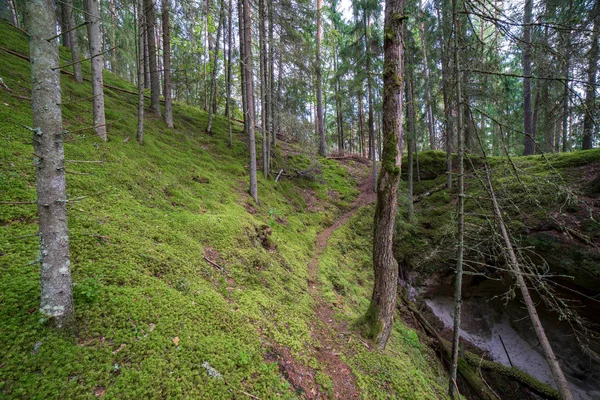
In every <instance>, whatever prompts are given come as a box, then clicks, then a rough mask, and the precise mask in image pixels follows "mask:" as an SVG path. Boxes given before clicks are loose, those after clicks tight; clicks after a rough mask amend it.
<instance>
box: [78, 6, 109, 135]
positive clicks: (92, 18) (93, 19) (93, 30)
mask: <svg viewBox="0 0 600 400" xmlns="http://www.w3.org/2000/svg"><path fill="white" fill-rule="evenodd" d="M83 4H84V6H85V12H86V16H85V17H86V19H87V31H88V40H89V42H90V54H91V55H92V56H93V58H92V60H91V64H92V95H93V96H94V100H93V115H94V129H95V130H96V134H97V135H98V136H100V138H101V139H102V140H104V141H105V142H106V141H107V140H108V137H107V135H106V120H105V117H104V86H103V85H104V81H103V78H102V64H103V63H102V54H101V53H102V42H101V40H102V39H101V37H100V10H99V8H98V0H85V1H84V3H83Z"/></svg>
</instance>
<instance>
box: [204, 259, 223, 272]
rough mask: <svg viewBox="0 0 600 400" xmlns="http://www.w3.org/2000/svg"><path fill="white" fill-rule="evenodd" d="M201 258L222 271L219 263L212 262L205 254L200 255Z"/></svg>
mask: <svg viewBox="0 0 600 400" xmlns="http://www.w3.org/2000/svg"><path fill="white" fill-rule="evenodd" d="M202 258H203V259H204V261H206V262H207V263H209V264H210V265H212V266H213V267H215V268H218V269H220V270H221V271H223V270H224V268H223V267H221V266H220V265H219V264H217V263H216V262H214V261H213V260H211V259H209V258H208V257H206V256H202Z"/></svg>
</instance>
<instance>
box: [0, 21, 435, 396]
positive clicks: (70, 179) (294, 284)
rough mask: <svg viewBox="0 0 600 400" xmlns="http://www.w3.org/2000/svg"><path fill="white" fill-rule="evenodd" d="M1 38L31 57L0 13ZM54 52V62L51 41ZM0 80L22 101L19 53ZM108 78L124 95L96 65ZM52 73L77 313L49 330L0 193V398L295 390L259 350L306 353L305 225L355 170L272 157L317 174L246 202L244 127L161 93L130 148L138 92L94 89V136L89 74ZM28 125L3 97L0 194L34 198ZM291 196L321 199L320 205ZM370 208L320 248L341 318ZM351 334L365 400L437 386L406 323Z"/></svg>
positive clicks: (365, 252) (355, 295)
mask: <svg viewBox="0 0 600 400" xmlns="http://www.w3.org/2000/svg"><path fill="white" fill-rule="evenodd" d="M0 37H1V40H0V45H1V46H2V47H5V48H8V49H10V50H12V51H14V52H17V53H20V54H23V55H26V54H28V43H27V39H26V37H25V36H24V35H23V34H22V33H21V32H19V31H17V30H14V29H12V28H11V27H9V26H8V25H5V24H4V23H0ZM61 57H62V61H63V62H64V63H66V62H68V60H69V55H68V54H67V51H66V50H65V49H61ZM84 74H85V75H86V76H87V77H89V75H90V70H89V64H88V63H85V64H84ZM0 77H1V78H2V79H3V81H4V83H5V84H6V85H7V86H8V87H9V88H10V89H11V90H12V94H15V95H18V96H29V88H30V72H29V65H28V63H27V61H25V60H23V59H20V58H18V57H15V56H14V55H11V54H8V53H6V52H4V51H0ZM104 78H105V83H107V84H109V85H112V86H115V87H120V88H123V89H126V90H130V91H135V88H134V86H133V85H131V84H129V83H127V82H125V81H123V80H121V79H119V78H118V77H116V76H114V75H112V74H110V73H108V72H105V75H104ZM61 84H62V99H63V100H62V101H63V103H64V105H63V117H64V126H65V129H66V130H67V131H70V132H71V133H68V132H67V134H66V135H65V154H66V159H67V160H71V161H69V162H67V164H66V170H67V173H68V174H67V192H68V198H69V202H68V205H67V208H68V225H69V229H70V248H71V260H72V262H71V265H72V274H73V281H74V294H75V319H74V322H73V324H72V327H71V328H70V329H69V330H68V331H65V332H57V331H55V330H53V329H51V328H49V327H48V326H47V325H46V321H44V320H43V319H41V316H40V314H39V313H38V311H37V309H38V305H39V265H38V262H37V259H38V239H37V235H36V232H37V219H36V218H37V215H36V207H35V205H31V204H23V205H15V204H12V205H9V204H0V343H1V344H2V345H1V346H0V397H2V398H14V399H16V398H40V399H41V398H44V399H46V398H92V397H94V396H96V397H101V396H103V397H104V398H119V399H128V398H130V399H146V398H147V399H151V398H202V399H220V398H241V397H246V396H247V394H245V393H249V394H252V395H253V396H256V397H258V398H262V399H268V398H295V397H297V393H296V392H295V391H294V390H293V388H291V387H290V385H289V384H288V382H287V381H286V380H285V378H284V377H283V376H282V374H281V373H280V370H279V368H278V365H277V364H276V363H271V362H267V361H265V357H264V355H265V353H266V352H267V351H268V346H269V344H270V343H276V344H277V345H278V346H285V347H286V348H288V349H290V351H291V353H292V354H294V355H295V356H297V357H299V358H300V359H302V358H303V357H304V358H306V357H307V356H306V354H308V352H307V348H309V347H311V346H313V345H314V344H313V343H311V338H310V334H309V333H310V326H311V324H312V323H313V321H312V318H313V314H312V307H313V302H314V300H313V299H312V298H311V296H310V295H309V294H308V291H307V263H308V262H309V261H310V260H311V257H312V253H313V249H314V242H315V236H316V233H317V232H318V231H320V230H321V229H323V227H325V226H326V225H329V224H330V223H331V222H332V221H333V220H334V218H335V217H336V215H338V214H339V213H340V212H341V210H344V209H345V208H347V207H348V206H349V205H350V204H351V202H352V200H353V199H354V198H355V197H356V195H357V194H358V192H357V190H356V187H357V182H356V179H355V178H354V177H353V176H351V174H349V173H348V172H347V170H345V169H344V168H342V167H340V166H339V164H338V163H336V162H335V161H332V160H322V159H321V160H314V159H312V158H310V157H308V156H302V155H300V156H293V157H292V156H290V157H287V156H286V155H284V154H278V155H277V157H275V161H276V165H275V166H274V170H277V169H278V168H279V167H281V168H284V167H285V168H286V169H290V170H303V169H306V168H308V167H311V166H313V165H316V166H317V167H318V168H317V169H318V171H319V173H318V177H317V179H314V180H310V179H293V180H292V179H282V180H281V181H280V182H278V183H275V182H274V181H273V179H272V178H271V179H265V178H263V177H262V176H259V182H258V191H259V198H260V204H254V203H253V202H252V201H251V199H250V197H249V196H248V195H247V193H246V192H247V187H248V176H247V146H246V145H245V143H244V140H243V136H242V134H241V132H240V126H237V125H236V126H235V127H234V128H235V140H234V144H233V146H232V147H231V148H229V147H228V137H227V129H226V128H227V121H226V119H224V118H221V117H217V118H216V119H215V120H214V128H215V134H214V135H213V136H207V135H206V134H204V128H205V125H206V114H205V113H204V112H201V111H199V110H198V109H196V108H194V107H191V106H187V105H184V104H175V107H174V119H175V129H173V130H168V129H166V128H165V124H164V123H163V122H162V121H161V120H160V119H158V118H155V117H152V116H150V115H147V116H146V119H145V139H144V145H143V146H140V145H138V144H137V142H136V141H135V132H136V124H137V121H136V117H135V116H136V112H135V110H136V101H137V97H136V96H135V95H131V94H127V93H124V92H121V91H118V90H114V89H108V88H107V89H105V101H106V117H107V121H108V122H109V124H110V125H109V128H108V135H109V141H108V142H107V143H105V142H102V141H101V140H99V139H98V138H97V137H96V136H95V135H94V133H93V131H91V130H81V129H84V128H88V127H89V126H90V125H91V120H92V115H91V102H90V100H89V96H90V93H91V85H90V84H89V82H85V83H83V84H78V83H76V82H75V81H74V80H73V79H72V77H71V76H69V75H66V74H63V75H62V83H61ZM147 106H148V105H147ZM31 120H32V118H31V110H30V104H29V102H28V101H26V100H23V99H21V98H18V97H15V96H11V95H10V94H9V93H7V92H6V91H0V143H1V144H0V201H2V202H32V201H35V166H34V164H33V154H32V144H31V132H30V131H29V130H28V129H27V128H26V127H27V126H31V123H32V122H31ZM86 161H102V162H101V163H100V162H93V163H92V162H86ZM259 175H260V174H259ZM305 191H309V192H310V193H312V194H313V196H314V197H315V198H316V199H318V201H319V210H318V211H315V210H313V209H312V207H311V205H310V204H307V197H306V196H305ZM369 213H370V211H369V210H368V209H367V210H364V211H361V213H359V214H358V215H357V216H356V217H355V219H354V220H353V221H352V223H351V224H349V227H345V228H344V229H342V230H341V231H340V232H339V233H336V237H335V240H334V244H333V246H332V247H331V249H330V250H328V253H327V254H325V255H324V261H323V264H322V265H325V266H324V267H323V271H322V274H323V277H322V279H323V282H329V283H326V285H325V286H326V288H327V290H326V295H327V296H328V297H330V298H332V296H334V294H336V293H339V294H341V295H342V296H343V297H344V304H345V306H344V307H345V308H344V310H345V313H344V316H343V318H350V319H352V318H355V317H357V316H358V315H360V314H361V312H363V310H364V309H366V304H367V303H366V302H367V300H368V297H369V293H368V292H369V287H370V284H371V283H370V279H371V278H370V269H369V263H370V255H369V254H370V244H369V240H370V239H369V235H370V230H371V228H370V227H369V223H370V222H369V221H370V219H371V217H370V216H369ZM355 224H356V225H357V226H355ZM361 226H362V228H360V229H358V228H359V227H361ZM363 228H364V229H363ZM344 243H346V244H344ZM206 259H208V260H210V261H212V263H210V262H208V261H206ZM341 260H347V263H342V264H340V263H339V261H341ZM215 265H217V266H218V267H217V266H215ZM336 274H338V275H339V277H336V276H337V275H336ZM330 286H331V287H332V289H329V288H330ZM357 343H358V341H355V342H354V343H353V346H352V347H353V348H354V351H352V352H349V353H348V354H352V355H349V356H348V359H347V362H348V363H349V365H351V367H352V369H353V371H354V372H355V374H356V375H357V380H358V382H359V385H360V388H361V389H362V391H363V393H362V396H363V398H368V399H371V398H388V397H390V396H402V397H404V398H435V397H438V395H439V392H440V391H441V392H443V390H441V389H440V388H441V387H443V386H444V384H443V382H442V383H440V382H441V381H442V380H443V378H442V377H441V372H440V371H438V370H437V369H436V367H432V366H430V365H429V364H430V363H434V360H432V359H431V355H430V354H429V352H428V351H427V350H426V349H425V348H423V346H422V345H421V344H420V343H419V341H418V339H417V337H416V335H415V333H414V332H413V331H411V330H410V329H408V328H405V327H404V326H403V325H402V324H398V325H397V327H396V328H395V330H394V333H393V336H392V340H391V344H390V348H389V351H387V352H386V353H378V352H371V351H367V349H366V348H364V346H363V345H362V344H359V345H357ZM308 362H309V363H312V364H313V365H314V363H316V360H314V359H312V360H308ZM316 369H317V370H318V369H319V368H318V365H316ZM319 374H320V375H319V376H318V377H317V380H318V382H319V384H320V385H321V386H322V387H328V386H330V382H331V381H330V380H329V378H328V377H327V371H320V372H319ZM436 393H438V394H437V395H436Z"/></svg>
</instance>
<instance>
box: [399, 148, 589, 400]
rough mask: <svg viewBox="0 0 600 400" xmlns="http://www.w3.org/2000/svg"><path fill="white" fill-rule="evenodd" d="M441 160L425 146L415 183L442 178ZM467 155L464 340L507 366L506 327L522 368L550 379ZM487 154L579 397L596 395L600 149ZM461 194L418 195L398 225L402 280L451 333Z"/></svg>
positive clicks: (423, 186) (421, 187)
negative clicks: (409, 219)
mask: <svg viewBox="0 0 600 400" xmlns="http://www.w3.org/2000/svg"><path fill="white" fill-rule="evenodd" d="M444 161H445V160H444V158H443V154H442V153H425V154H423V156H422V158H421V160H420V164H421V166H422V167H421V168H422V170H423V171H424V173H423V175H422V180H421V182H420V183H417V184H416V188H417V189H416V193H417V194H419V193H423V192H426V191H428V190H429V189H430V188H433V187H437V186H438V184H439V183H441V182H443V181H444V180H445V174H444V169H445V168H444V166H445V165H444ZM470 161H471V162H469V163H468V165H469V169H468V171H469V172H468V176H467V200H466V222H467V224H466V226H467V235H466V237H467V239H466V240H467V242H466V259H465V266H466V270H467V276H466V277H465V281H464V284H463V295H464V297H465V299H466V300H465V307H464V317H463V318H464V323H463V330H464V333H465V339H467V340H468V341H470V343H471V344H473V345H475V346H478V347H479V352H483V353H487V357H490V358H492V359H494V360H497V361H500V362H502V363H504V364H506V365H509V361H508V359H507V357H506V352H505V351H504V349H503V347H502V344H501V342H500V338H499V337H498V334H501V335H502V336H503V339H504V340H505V342H506V343H505V344H506V347H507V351H508V353H509V354H510V355H514V358H515V359H514V360H513V362H514V364H515V365H516V366H517V367H519V368H521V369H523V370H525V371H527V372H529V373H531V374H532V375H533V376H535V377H537V378H538V379H540V380H542V381H546V382H548V383H552V384H553V382H552V378H551V376H550V375H549V372H548V370H547V365H546V364H545V361H544V360H543V357H542V356H541V354H540V353H539V351H540V349H539V346H537V347H536V344H537V338H535V335H533V332H532V331H531V324H530V322H529V320H528V317H527V314H526V312H525V311H524V309H523V307H522V304H521V300H520V295H519V294H518V290H516V289H515V287H514V280H513V279H512V277H511V273H510V272H509V271H507V269H506V268H505V267H506V265H505V261H504V260H505V258H504V255H503V251H502V243H501V242H500V241H499V240H497V234H496V232H495V222H494V218H493V215H492V213H491V210H490V207H489V198H488V196H487V192H486V190H485V189H484V188H483V187H482V185H481V182H480V180H481V179H482V171H481V169H480V165H481V160H480V159H479V158H477V157H472V158H471V160H470ZM490 162H491V168H492V173H493V176H494V185H495V188H496V190H497V192H498V193H499V197H500V201H501V205H502V208H503V211H504V213H505V218H506V219H507V221H508V224H509V229H510V231H511V235H512V240H513V242H514V243H515V245H516V246H517V248H518V252H519V254H520V257H521V259H522V263H523V265H524V266H525V267H526V270H525V271H526V274H528V277H530V278H533V279H532V283H531V285H532V286H531V287H532V289H531V290H532V291H534V296H535V298H536V301H537V304H538V310H539V312H540V314H541V316H542V318H543V323H544V326H545V327H546V331H547V334H548V336H549V338H550V340H551V343H552V345H553V348H554V349H555V351H556V353H557V355H558V357H559V359H560V360H561V363H562V365H563V368H564V370H565V373H566V374H567V375H568V377H569V380H570V382H571V384H572V385H573V386H574V387H575V389H576V391H577V392H578V396H579V398H582V399H588V398H596V397H597V396H598V394H599V390H600V388H599V387H598V383H597V382H598V379H599V377H598V375H597V371H599V370H600V364H599V363H598V361H597V359H595V358H594V356H593V353H594V352H596V353H597V352H598V350H599V349H600V345H599V342H598V333H597V332H598V331H597V327H596V326H595V325H594V321H595V319H596V317H595V316H597V315H598V312H600V307H599V302H598V295H599V294H600V272H599V270H598V265H600V251H599V248H600V234H599V232H600V231H599V229H600V225H599V224H598V221H600V212H599V211H600V200H599V197H598V191H597V187H596V186H595V182H596V180H597V179H598V178H597V176H598V174H599V173H600V151H599V150H591V151H586V152H580V153H569V154H561V155H549V156H534V157H517V158H513V159H506V158H492V159H491V160H490ZM454 196H455V194H454V192H453V191H447V190H440V191H438V192H436V193H434V194H433V195H431V196H429V197H426V198H424V199H423V200H422V201H421V202H419V203H418V204H417V207H416V215H417V217H416V221H415V222H414V223H413V224H408V223H405V222H401V223H400V224H399V229H398V235H399V236H398V237H399V240H398V241H397V248H396V254H397V257H398V259H399V261H400V262H401V263H403V264H404V265H405V266H406V271H408V272H407V274H406V275H405V276H404V280H405V281H406V282H409V283H410V284H411V285H412V286H413V292H414V293H417V292H418V293H420V295H421V296H420V298H421V299H424V300H425V304H426V305H428V306H429V308H430V317H431V318H432V320H435V319H436V316H437V318H438V319H439V322H438V323H437V324H436V327H437V328H438V329H439V330H440V331H441V332H443V335H444V336H446V337H447V338H448V337H449V335H450V330H451V318H452V314H453V312H452V296H453V290H454V289H453V285H454V284H453V268H454V263H455V248H454V239H453V237H454V235H455V232H456V224H455V221H454V215H455V210H454V202H453V199H454ZM542 283H543V284H542ZM533 288H537V290H534V289H533ZM560 320H562V322H560ZM573 328H574V329H573ZM574 332H576V333H577V338H576V336H575V334H574ZM536 365H538V366H536Z"/></svg>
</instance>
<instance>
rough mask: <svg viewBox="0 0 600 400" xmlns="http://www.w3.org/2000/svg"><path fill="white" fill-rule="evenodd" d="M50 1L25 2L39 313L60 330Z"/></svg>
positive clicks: (60, 244)
mask: <svg viewBox="0 0 600 400" xmlns="http://www.w3.org/2000/svg"><path fill="white" fill-rule="evenodd" d="M55 4H56V3H55V2H54V1H53V0H30V1H27V2H26V10H27V11H26V14H25V15H26V17H27V18H26V21H27V29H28V31H29V35H30V36H29V39H30V41H29V48H30V61H31V78H32V81H33V82H36V83H35V84H34V85H33V86H32V91H31V108H32V111H33V128H34V134H33V150H34V154H35V159H34V160H35V164H36V192H37V208H38V220H39V243H40V245H39V246H40V248H39V250H40V251H39V254H40V269H41V271H40V282H41V299H40V312H41V313H42V314H43V315H44V316H45V317H46V318H50V319H52V322H53V323H55V324H56V326H57V327H63V326H64V325H66V323H67V322H68V319H69V318H70V317H71V316H72V315H73V292H72V282H71V262H70V257H69V230H68V228H67V204H66V203H67V202H66V200H67V199H66V197H67V194H66V179H65V165H64V150H63V136H62V135H63V127H62V116H61V109H60V102H61V100H60V99H61V92H60V71H59V70H58V69H55V67H56V66H57V65H58V63H59V56H58V46H57V44H56V41H54V40H50V41H49V40H46V39H48V38H49V37H52V36H54V34H55V32H56V20H55V18H54V16H55V7H56V6H55Z"/></svg>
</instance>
